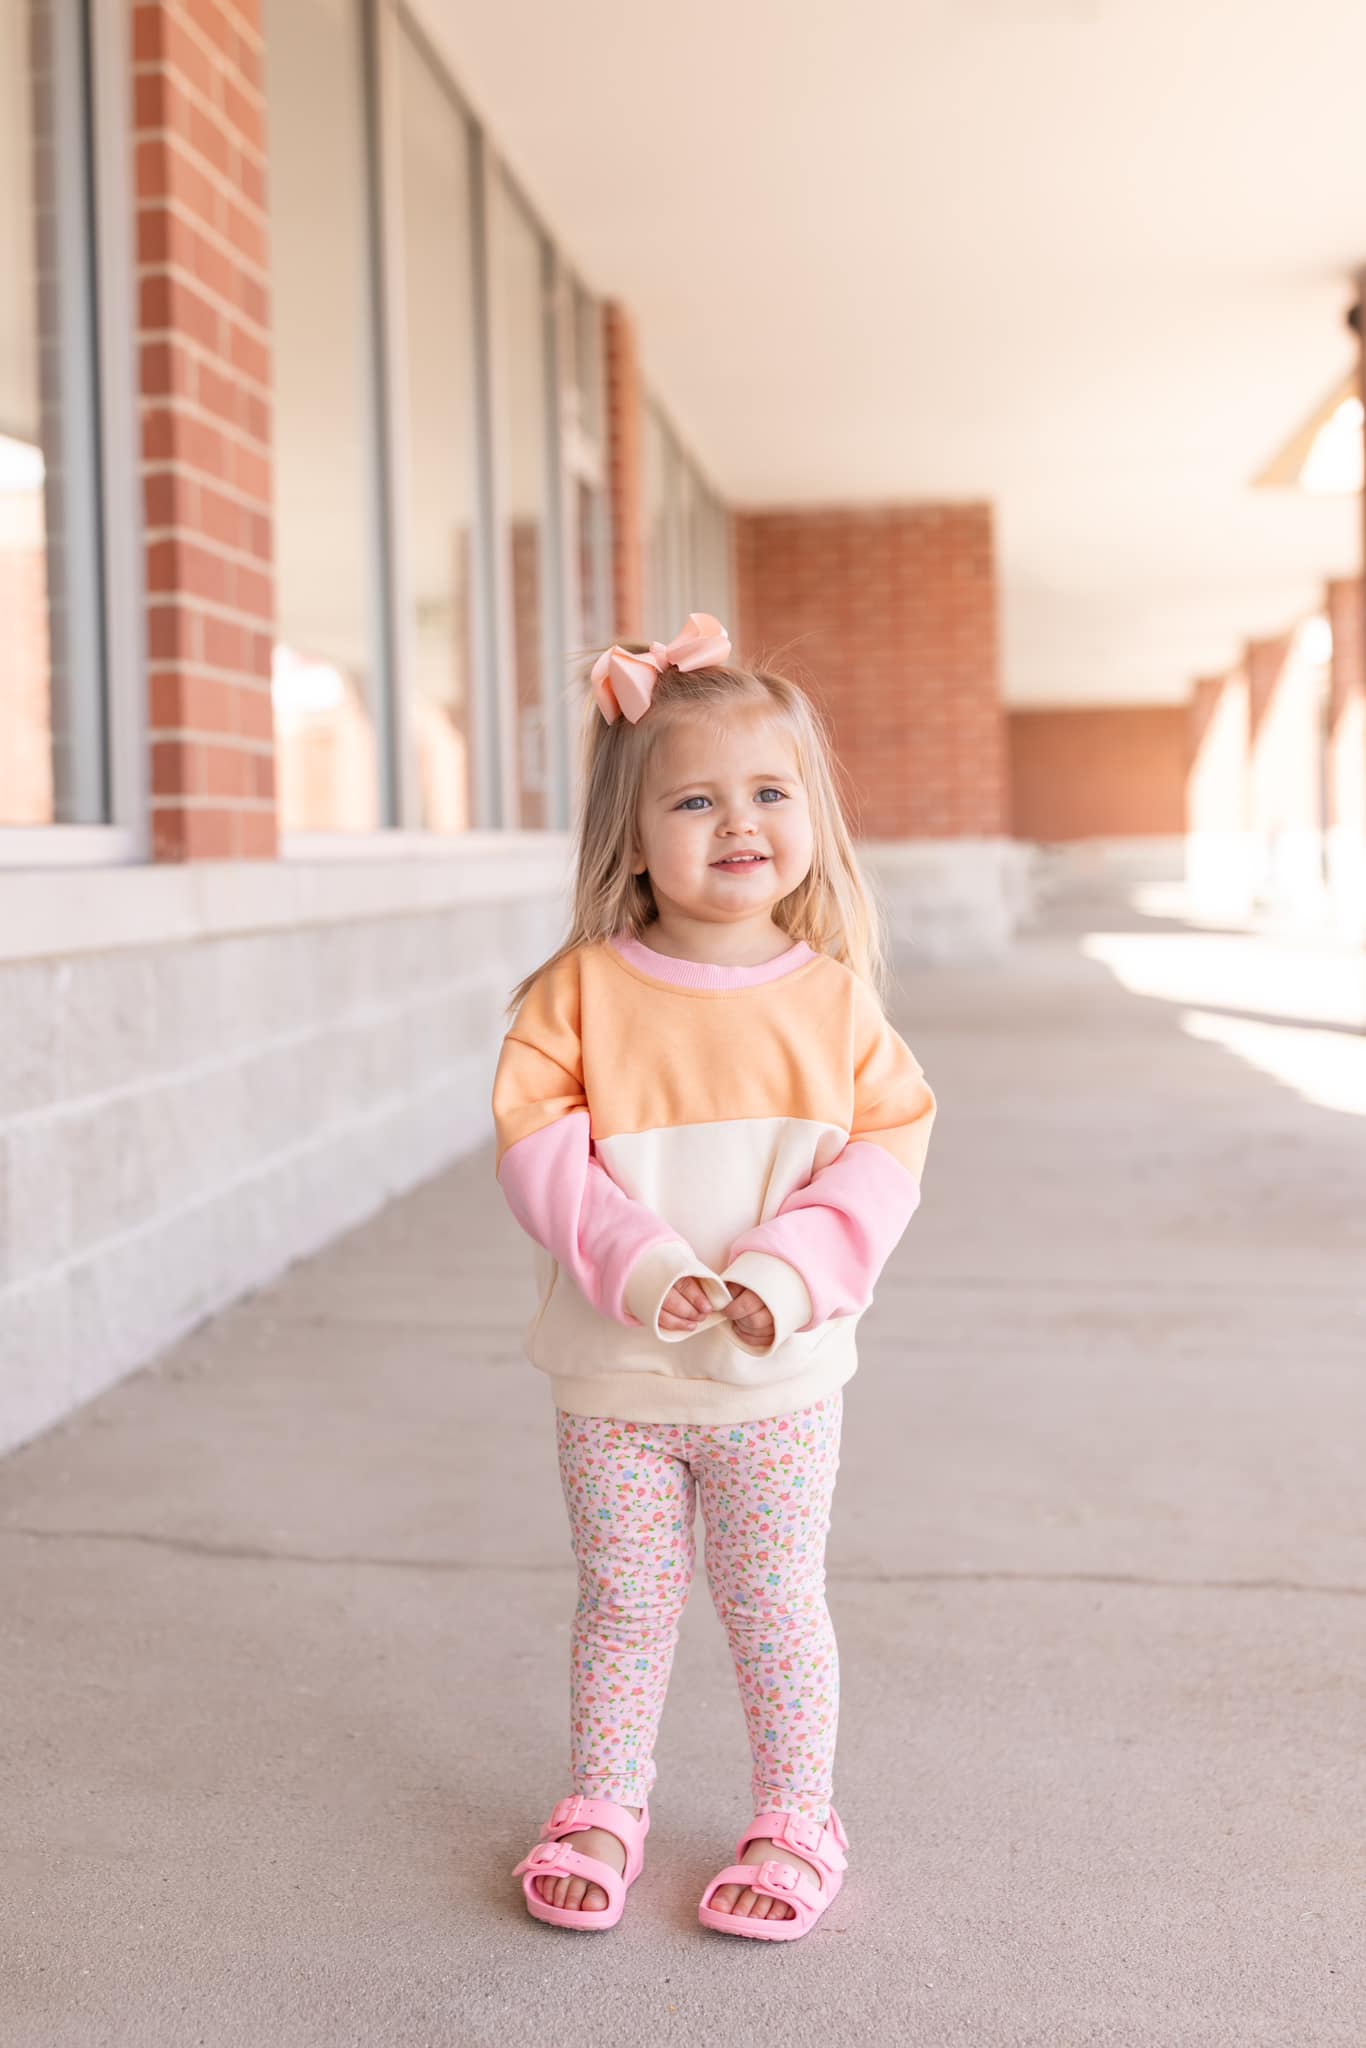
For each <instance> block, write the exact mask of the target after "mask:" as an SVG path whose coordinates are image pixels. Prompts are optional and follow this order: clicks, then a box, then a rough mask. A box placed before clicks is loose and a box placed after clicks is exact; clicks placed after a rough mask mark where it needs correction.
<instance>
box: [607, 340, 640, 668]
mask: <svg viewBox="0 0 1366 2048" xmlns="http://www.w3.org/2000/svg"><path fill="white" fill-rule="evenodd" d="M602 317H603V346H604V353H605V356H606V369H607V459H608V469H609V489H610V493H611V506H612V614H613V617H614V619H615V621H616V623H615V625H614V627H613V632H614V633H615V635H616V637H617V639H618V640H638V639H639V638H640V637H641V634H642V633H643V631H644V623H645V482H644V432H645V392H644V386H643V384H642V382H641V376H640V354H639V351H638V349H637V347H636V334H635V327H634V325H633V324H632V320H631V316H630V314H629V313H628V312H627V311H626V309H625V307H624V306H620V305H606V306H604V307H603V316H602Z"/></svg>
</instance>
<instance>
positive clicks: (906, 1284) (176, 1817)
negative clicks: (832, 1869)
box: [0, 899, 1366, 2048]
mask: <svg viewBox="0 0 1366 2048" xmlns="http://www.w3.org/2000/svg"><path fill="white" fill-rule="evenodd" d="M1157 907H1158V908H1162V907H1163V906H1161V905H1158V906H1157ZM1165 907H1166V908H1167V909H1168V910H1169V911H1170V909H1171V907H1172V906H1170V905H1167V906H1165ZM1361 998H1362V988H1361V963H1360V958H1359V956H1357V957H1353V956H1352V955H1350V954H1348V953H1347V952H1346V951H1345V950H1337V949H1335V948H1334V947H1333V946H1332V945H1331V944H1330V943H1328V942H1326V941H1325V942H1314V941H1310V940H1306V939H1303V938H1301V939H1298V940H1291V939H1285V940H1277V939H1276V938H1274V937H1273V936H1267V935H1262V936H1259V937H1251V936H1247V935H1244V934H1238V933H1232V934H1230V933H1220V932H1212V931H1202V930H1198V929H1196V928H1194V927H1192V926H1190V925H1187V924H1185V923H1183V922H1182V921H1181V920H1180V919H1179V918H1176V917H1173V916H1171V915H1165V916H1163V915H1157V914H1154V911H1153V906H1152V903H1151V901H1150V908H1149V912H1148V913H1147V914H1143V913H1139V912H1134V911H1132V910H1130V909H1128V908H1127V907H1121V906H1120V905H1119V904H1118V903H1117V902H1109V903H1104V904H1087V903H1081V902H1078V901H1076V900H1075V899H1074V900H1072V901H1070V902H1066V903H1058V904H1055V905H1054V907H1053V909H1052V911H1051V912H1050V914H1049V918H1048V922H1047V924H1046V926H1045V927H1044V928H1041V929H1039V930H1037V931H1035V932H1034V934H1033V935H1032V936H1030V937H1029V938H1027V939H1026V940H1025V941H1024V943H1023V944H1022V945H1021V946H1020V948H1019V949H1018V951H1017V952H1016V954H1015V956H1014V958H1013V959H1012V961H1011V962H1010V963H1009V964H1008V965H1006V966H1003V967H1000V968H995V967H992V968H986V967H984V968H979V969H973V970H971V971H968V970H962V969H955V970H947V969H945V970H939V971H936V972H933V973H927V974H924V975H920V976H917V977H916V978H915V980H914V981H913V982H911V983H909V984H908V986H907V989H906V998H905V1001H904V1004H903V1005H902V1007H901V1010H900V1012H899V1014H898V1017H897V1021H898V1024H899V1026H900V1028H901V1029H902V1030H903V1032H904V1035H905V1036H906V1037H907V1038H908V1039H909V1041H910V1042H911V1043H912V1045H913V1046H914V1047H915V1049H916V1051H917V1053H918V1054H919V1056H920V1057H921V1059H922V1060H923V1062H924V1064H925V1066H926V1069H927V1071H928V1073H929V1074H930V1076H931V1078H932V1079H933V1081H934V1084H935V1086H936V1089H937V1091H938V1093H939V1095H940V1097H941V1100H942V1105H943V1107H942V1115H941V1121H940V1126H939V1130H938V1134H937V1137H936V1142H935V1148H934V1151H933V1153H932V1157H931V1162H930V1171H929V1174H928V1176H927V1182H926V1195H925V1203H924V1207H923V1209H922V1211H921V1214H920V1215H919V1216H918V1217H917V1219H916V1220H915V1222H914V1223H913V1225H912V1227H911V1230H910V1231H909V1233H908V1235H907V1237H906V1239H905V1240H904V1241H903V1244H902V1245H901V1247H900V1249H899V1251H898V1253H897V1254H896V1256H895V1258H894V1260H893V1263H892V1266H891V1268H890V1270H889V1273H888V1275H887V1278H886V1280H885V1282H884V1285H883V1287H882V1289H881V1292H880V1295H879V1299H878V1301H877V1303H876V1305H875V1307H874V1308H873V1310H872V1311H870V1313H869V1315H868V1317H867V1319H866V1320H865V1323H864V1325H863V1329H864V1333H865V1342H864V1346H863V1363H862V1367H861V1370H860V1373H859V1375H858V1376H857V1377H856V1379H855V1380H854V1381H853V1382H852V1384H851V1386H850V1388H849V1389H848V1411H847V1416H848V1419H847V1428H846V1439H845V1455H844V1460H843V1466H842V1471H841V1479H840V1487H839V1492H838V1494H837V1508H836V1522H835V1531H834V1536H833V1540H832V1549H831V1554H830V1568H831V1581H832V1606H833V1610H834V1614H835V1619H836V1625H837V1627H838V1629H839V1632H840V1642H841V1650H842V1657H843V1664H844V1685H845V1693H844V1712H843V1722H842V1749H841V1766H842V1768H841V1780H840V1784H839V1788H838V1797H839V1802H840V1805H841V1808H842V1810H843V1812H844V1814H845V1817H846V1819H847V1821H848V1824H849V1826H850V1829H851V1833H852V1834H853V1838H854V1846H855V1864H854V1869H853V1871H852V1873H851V1876H850V1879H849V1882H848V1884H847V1886H846V1889H845V1892H844V1894H843V1896H842V1898H841V1900H840V1902H839V1905H838V1907H837V1908H836V1909H835V1910H834V1911H832V1912H831V1913H830V1914H828V1915H827V1917H826V1919H825V1920H824V1921H823V1922H822V1923H821V1926H820V1928H819V1929H818V1931H817V1932H816V1933H814V1934H813V1935H812V1936H811V1937H810V1938H809V1939H808V1940H807V1941H805V1942H803V1943H800V1944H798V1945H797V1946H796V1947H795V1948H791V1949H784V1948H774V1947H766V1946H764V1947H760V1946H756V1945H754V1944H741V1943H739V1942H727V1941H726V1940H725V1939H724V1938H722V1937H719V1936H712V1935H707V1934H704V1933H703V1932H702V1931H701V1930H700V1929H699V1928H698V1927H697V1925H696V1921H695V1915H694V1905H695V1900H696V1896H697V1894H698V1892H699V1891H700V1889H701V1886H702V1884H703V1882H704V1880H705V1878H706V1877H707V1876H708V1875H709V1874H710V1873H711V1872H712V1871H713V1870H714V1869H715V1868H716V1867H717V1865H718V1864H719V1863H720V1862H721V1861H724V1860H728V1858H729V1854H730V1849H731V1846H732V1842H733V1838H734V1836H735V1834H736V1833H737V1831H738V1827H739V1824H740V1822H741V1821H742V1820H743V1819H744V1818H745V1807H744V1803H743V1802H744V1797H745V1789H746V1784H747V1772H746V1764H745V1757H744V1751H743V1740H744V1739H743V1728H742V1721H741V1716H740V1709H739V1705H738V1702H737V1700H736V1697H735V1694H734V1689H733V1683H732V1680H731V1676H730V1672H729V1669H728V1666H727V1664H726V1660H725V1654H724V1649H723V1644H722V1638H721V1634H720V1630H719V1628H718V1627H717V1625H716V1623H715V1621H714V1618H713V1616H712V1615H711V1612H710V1608H709V1605H708V1602H707V1598H706V1593H705V1588H704V1586H703V1585H702V1584H701V1583H700V1582H699V1584H698V1586H697V1587H696V1589H695V1596H694V1600H693V1603H692V1606H691V1608H690V1611H689V1615H688V1619H687V1624H686V1625H685V1630H684V1640H683V1643H682V1647H681V1650H680V1654H679V1660H678V1664H677V1667H676V1675H675V1682H674V1688H673V1691H672V1694H671V1697H670V1702H669V1707H668V1710H667V1712H666V1716H665V1721H664V1728H663V1736H662V1744H661V1750H660V1767H661V1775H660V1783H659V1788H658V1794H657V1798H656V1802H655V1811H654V1820H655V1830H654V1833H653V1835H652V1837H651V1842H652V1850H653V1853H652V1856H651V1858H650V1861H649V1864H648V1866H647V1870H646V1874H645V1876H644V1878H643V1879H642V1880H641V1882H640V1884H639V1885H638V1886H637V1887H636V1889H635V1891H634V1892H633V1894H632V1899H631V1903H630V1906H629V1909H628V1913H627V1917H626V1920H625V1922H624V1923H623V1926H622V1927H621V1928H620V1929H619V1930H618V1931H617V1932H616V1933H615V1934H614V1935H613V1936H612V1937H611V1939H610V1941H604V1942H603V1943H601V1944H598V1943H594V1942H585V1941H583V1940H578V1939H576V1938H575V1937H573V1936H569V1935H560V1934H557V1933H555V1932H553V1931H552V1930H549V1929H546V1928H543V1927H539V1926H534V1925H531V1924H530V1923H529V1922H527V1921H526V1920H525V1918H524V1916H523V1914H522V1912H521V1909H520V1906H519V1903H518V1899H517V1894H516V1887H515V1885H514V1884H513V1882H512V1880H511V1879H510V1877H509V1875H508V1872H509V1870H510V1867H511V1865H512V1863H513V1862H514V1861H515V1859H516V1857H517V1856H518V1855H519V1854H520V1853H521V1852H522V1850H523V1848H524V1847H525V1846H526V1844H527V1843H528V1842H529V1841H530V1839H531V1838H532V1835H533V1833H534V1827H535V1823H536V1822H537V1821H538V1819H539V1818H540V1817H541V1815H542V1813H543V1811H544V1810H546V1809H547V1808H548V1806H549V1804H550V1802H551V1801H552V1800H553V1799H554V1797H556V1796H557V1795H558V1793H559V1792H560V1791H562V1790H563V1789H564V1786H563V1780H562V1766H563V1763H564V1756H565V1740H564V1735H563V1727H562V1724H563V1719H564V1685H565V1672H566V1664H567V1648H566V1645H567V1622H568V1616H569V1609H570V1604H571V1601H572V1592H573V1579H572V1571H571V1566H570V1560H569V1555H568V1545H567V1536H566V1529H565V1523H564V1517H563V1511H562V1507H561V1502H560V1498H559V1491H558V1481H557V1478H556V1473H555V1466H554V1457H553V1441H552V1432H551V1429H550V1408H549V1402H548V1398H547V1393H546V1389H545V1387H544V1386H543V1384H542V1383H541V1382H540V1380H539V1379H538V1378H537V1376H536V1375H535V1374H533V1372H532V1370H531V1369H530V1368H529V1367H528V1366H526V1365H525V1364H523V1363H522V1362H521V1361H520V1358H519V1346H518V1334H519V1330H520V1328H521V1326H522V1324H523V1322H524V1320H525V1317H526V1315H527V1313H528V1312H529V1294H528V1289H529V1280H528V1269H527V1245H526V1240H525V1239H524V1238H523V1237H522V1236H521V1235H520V1233H519V1231H518V1230H517V1227H516V1225H515V1224H514V1223H513V1221H512V1219H511V1218H510V1216H509V1215H508V1214H507V1213H506V1211H505V1209H504V1208H503V1206H502V1204H501V1202H500V1200H499V1199H498V1197H497V1191H496V1188H495V1186H494V1183H493V1178H492V1153H491V1149H486V1150H484V1151H482V1152H481V1153H479V1154H478V1155H477V1156H474V1157H471V1158H469V1159H468V1160H466V1161H465V1162H464V1163H463V1164H462V1165H461V1167H460V1168H459V1169H458V1170H456V1171H454V1172H451V1173H449V1174H447V1175H445V1176H444V1177H443V1178H442V1179H440V1180H438V1181H436V1182H433V1183H431V1184H429V1185H427V1186H426V1187H424V1188H423V1189H421V1190H420V1191H419V1192H418V1193H417V1194H415V1195H413V1196H411V1197H410V1198H408V1199H406V1200H404V1201H402V1202H400V1203H399V1204H397V1205H396V1206H394V1207H393V1208H391V1209H390V1210H388V1211H387V1212H386V1213H384V1214H383V1215H382V1216H381V1217H380V1218H379V1219H378V1220H377V1221H375V1222H373V1223H372V1224H370V1225H369V1226H368V1227H366V1228H364V1229H362V1230H360V1231H359V1232H357V1233H355V1234H354V1235H352V1236H351V1237H349V1238H347V1239H346V1240H344V1241H342V1242H339V1243H337V1244H335V1245H334V1246H333V1247H332V1248H330V1249H329V1250H328V1251H326V1252H325V1253H324V1254H322V1255H321V1256H319V1257H317V1258H315V1259H313V1260H312V1261H311V1262H309V1263H308V1264H306V1265H304V1266H300V1267H297V1268H295V1269H294V1270H293V1271H292V1272H291V1273H290V1274H289V1275H288V1276H287V1277H286V1278H285V1279H284V1280H283V1281H282V1282H281V1283H279V1284H278V1285H276V1286H274V1287H272V1288H270V1289H269V1290H267V1291H266V1292H264V1293H261V1294H258V1295H257V1296H256V1297H255V1298H253V1299H251V1300H249V1301H247V1302H246V1303H244V1304H243V1305H242V1306H240V1307H238V1308H237V1309H235V1310H234V1311H232V1312H231V1313H229V1314H226V1315H224V1316H222V1317H221V1318H219V1319H218V1320H217V1321H216V1322H214V1323H213V1324H212V1325H210V1326H207V1327H205V1328H203V1329H202V1330H200V1331H199V1332H198V1333H197V1334H196V1335H194V1336H193V1337H192V1338H191V1339H190V1340H189V1341H187V1342H186V1343H184V1344H182V1345H181V1346H180V1347H179V1348H178V1349H177V1350H176V1351H175V1352H174V1353H172V1354H171V1355H169V1356H168V1357H166V1358H165V1359H163V1360H162V1361H161V1362H159V1363H158V1364H157V1365H155V1366H153V1367H151V1368H149V1369H147V1370H145V1371H143V1372H141V1373H139V1374H137V1375H135V1376H134V1377H132V1378H131V1379H129V1380H127V1381H125V1382H124V1383H123V1384H121V1385H119V1386H117V1387H115V1388H113V1389H112V1390H111V1391H110V1392H109V1393H107V1394H106V1395H104V1396H103V1397H102V1398H100V1399H99V1400H98V1401H96V1402H95V1403H93V1404H92V1405H90V1406H87V1407H86V1408H84V1409H83V1410H82V1411H80V1412H79V1413H77V1414H76V1415H74V1416H73V1417H71V1418H70V1419H69V1420H68V1421H67V1422H66V1423H64V1424H63V1425H61V1426H59V1427H58V1428H56V1429H55V1430H53V1431H51V1432H50V1433H49V1434H48V1435H47V1436H45V1437H43V1438H41V1439H40V1440H38V1441H36V1442H34V1443H32V1444H30V1445H29V1446H28V1447H26V1448H25V1449H23V1450H21V1451H19V1452H17V1453H15V1454H14V1455H13V1456H12V1457H11V1458H9V1459H8V1460H7V1461H6V1462H5V1463H4V1465H3V1466H0V1496H2V1506H0V1572H2V1573H3V1586H2V1588H0V1598H2V1599H3V1608H4V1613H5V1615H6V1618H7V1619H6V1627H5V1645H4V1649H5V1654H4V1656H3V1659H0V1716H2V1717H3V1724H4V1727H5V1730H6V1735H5V1742H4V1749H5V1763H4V1771H5V1773H6V1776H7V1777H8V1778H9V1781H10V1782H9V1787H8V1790H7V1793H6V1799H5V1805H6V1810H7V1816H8V1821H7V1829H6V1839H5V1840H4V1842H3V1843H0V1880H2V1881H3V1889H4V1894H5V1899H6V1905H5V1909H4V1918H5V1921H6V1923H7V1925H6V1926H5V1928H4V1931H3V1933H2V1934H0V2037H3V2038H4V2039H5V2040H7V2041H14V2042H16V2043H23V2044H24V2048H57V2044H62V2048H95V2044H103V2043H111V2044H112V2043H116V2042H117V2043H119V2044H129V2048H132V2044H137V2048H162V2044H165V2048H186V2044H189V2043H203V2044H207V2048H220V2044H222V2048H227V2044H239V2043H249V2044H261V2048H267V2044H269V2048H303V2044H313V2043H317V2044H319V2048H322V2044H327V2048H341V2044H356V2048H362V2044H363V2048H381V2044H388V2043H393V2044H402V2048H419V2044H426V2043H431V2044H447V2043H449V2044H460V2048H501V2044H503V2043H521V2042H531V2041H533V2040H536V2041H541V2042H544V2041H547V2040H553V2041H555V2042H557V2043H564V2044H574V2048H577V2044H580V2043H583V2044H588V2043H590V2042H606V2043H620V2044H627V2043H631V2044H636V2043H648V2044H654V2043H657V2042H664V2043H708V2044H714V2043H731V2042H735V2043H745V2044H748V2043H751V2042H756V2043H757V2042H760V2041H771V2042H774V2043H797V2044H801V2043H807V2042H810V2043H817V2042H825V2041H829V2040H835V2041H839V2042H855V2041H860V2042H876V2043H891V2042H896V2043H903V2042H913V2043H919V2044H924V2048H948V2044H952V2043H958V2042H962V2043H972V2044H974V2048H1006V2044H1010V2048H1015V2044H1021V2048H1023V2044H1030V2048H1075V2044H1081V2043H1123V2044H1132V2048H1165V2044H1171V2048H1205V2044H1213V2043H1222V2042H1227V2043H1230V2044H1236V2048H1248V2044H1250V2043H1254V2042H1266V2043H1275V2044H1277V2048H1289V2044H1292V2043H1293V2044H1296V2048H1300V2044H1320V2043H1330V2042H1331V2043H1337V2042H1341V2043H1344V2044H1351V2048H1360V2042H1361V2041H1362V2039H1363V2038H1366V1980H1364V1979H1363V1963H1362V1950H1361V1940H1360V1936H1361V1900H1362V1880H1363V1875H1364V1874H1366V1869H1364V1864H1363V1850H1362V1844H1363V1842H1366V1790H1364V1789H1363V1778H1362V1772H1361V1748H1362V1734H1363V1698H1366V1626H1364V1624H1366V1522H1363V1515H1362V1445H1363V1443H1364V1442H1366V1372H1363V1361H1366V1282H1364V1281H1363V1274H1366V1037H1363V1036H1362V1035H1361V1033H1360V1028H1359V1027H1360V1026H1361V1024H1362V1021H1363V1013H1362V1009H1361Z"/></svg>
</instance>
